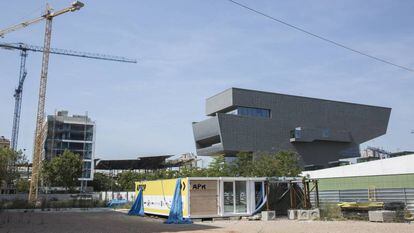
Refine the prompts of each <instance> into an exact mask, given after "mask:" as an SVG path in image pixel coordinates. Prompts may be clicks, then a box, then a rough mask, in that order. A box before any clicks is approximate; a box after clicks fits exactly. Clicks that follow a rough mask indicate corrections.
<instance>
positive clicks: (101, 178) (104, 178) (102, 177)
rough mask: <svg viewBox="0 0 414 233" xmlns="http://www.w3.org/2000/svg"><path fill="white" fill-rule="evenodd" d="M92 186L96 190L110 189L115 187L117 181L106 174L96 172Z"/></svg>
mask: <svg viewBox="0 0 414 233" xmlns="http://www.w3.org/2000/svg"><path fill="white" fill-rule="evenodd" d="M91 186H92V187H93V190H94V191H108V190H112V189H114V187H115V181H114V180H113V179H112V178H111V177H109V176H108V175H106V174H103V173H95V175H94V176H93V180H92V182H91Z"/></svg>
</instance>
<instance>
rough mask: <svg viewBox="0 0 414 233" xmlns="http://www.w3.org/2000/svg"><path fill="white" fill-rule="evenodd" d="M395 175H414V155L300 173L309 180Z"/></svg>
mask: <svg viewBox="0 0 414 233" xmlns="http://www.w3.org/2000/svg"><path fill="white" fill-rule="evenodd" d="M396 174H414V154H412V155H405V156H400V157H395V158H389V159H381V160H376V161H370V162H364V163H357V164H351V165H347V166H340V167H332V168H326V169H320V170H315V171H304V172H302V176H307V175H309V177H310V178H333V177H353V176H375V175H396Z"/></svg>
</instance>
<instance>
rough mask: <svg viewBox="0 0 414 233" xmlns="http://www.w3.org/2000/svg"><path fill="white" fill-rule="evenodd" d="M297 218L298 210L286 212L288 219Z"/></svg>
mask: <svg viewBox="0 0 414 233" xmlns="http://www.w3.org/2000/svg"><path fill="white" fill-rule="evenodd" d="M297 218H298V210H288V219H290V220H295V219H297Z"/></svg>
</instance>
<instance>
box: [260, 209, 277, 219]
mask: <svg viewBox="0 0 414 233" xmlns="http://www.w3.org/2000/svg"><path fill="white" fill-rule="evenodd" d="M275 219H276V212H275V211H262V221H270V220H275Z"/></svg>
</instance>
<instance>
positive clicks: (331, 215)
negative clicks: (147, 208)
mask: <svg viewBox="0 0 414 233" xmlns="http://www.w3.org/2000/svg"><path fill="white" fill-rule="evenodd" d="M320 211H321V213H320V215H321V220H328V221H331V220H344V217H343V216H342V211H341V208H340V207H339V206H338V205H337V204H328V203H327V204H322V205H321V206H320Z"/></svg>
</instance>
